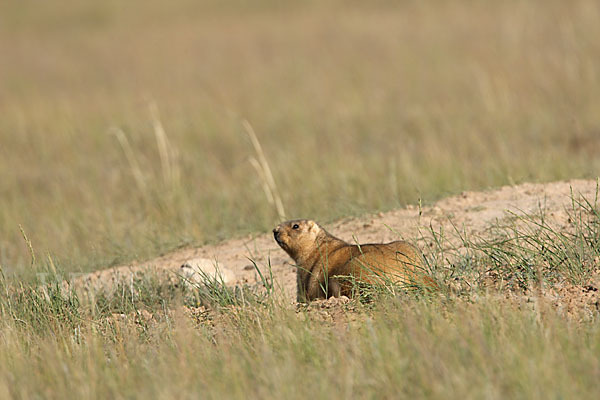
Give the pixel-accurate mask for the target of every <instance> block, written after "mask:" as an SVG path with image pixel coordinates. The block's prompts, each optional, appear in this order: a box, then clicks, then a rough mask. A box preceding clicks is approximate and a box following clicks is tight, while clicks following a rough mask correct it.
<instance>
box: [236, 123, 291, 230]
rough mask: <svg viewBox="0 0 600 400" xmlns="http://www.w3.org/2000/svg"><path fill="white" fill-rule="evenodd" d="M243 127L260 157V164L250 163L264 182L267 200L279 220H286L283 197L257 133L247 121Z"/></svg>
mask: <svg viewBox="0 0 600 400" xmlns="http://www.w3.org/2000/svg"><path fill="white" fill-rule="evenodd" d="M242 125H243V126H244V129H245V130H246V133H247V134H248V137H249V138H250V141H251V142H252V146H253V147H254V151H255V152H256V156H257V157H258V162H257V161H256V159H250V162H251V164H252V166H253V167H254V169H255V170H256V172H257V174H258V176H259V178H260V179H261V180H262V183H263V190H264V191H265V195H266V196H267V200H268V201H269V203H271V204H273V205H274V206H275V209H276V211H277V215H278V217H279V219H281V220H284V219H285V210H284V208H283V202H282V201H281V196H280V195H279V191H278V190H277V185H275V179H273V174H272V173H271V168H270V167H269V163H268V162H267V158H266V157H265V154H264V152H263V149H262V146H261V145H260V142H259V141H258V138H257V137H256V133H254V129H253V128H252V125H250V123H249V122H248V121H247V120H244V121H242Z"/></svg>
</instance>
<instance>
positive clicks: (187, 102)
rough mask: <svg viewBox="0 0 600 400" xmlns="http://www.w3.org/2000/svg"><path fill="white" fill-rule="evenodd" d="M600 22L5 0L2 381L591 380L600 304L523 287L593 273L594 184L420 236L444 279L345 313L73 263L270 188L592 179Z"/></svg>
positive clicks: (576, 17) (454, 386) (226, 212)
mask: <svg viewBox="0 0 600 400" xmlns="http://www.w3.org/2000/svg"><path fill="white" fill-rule="evenodd" d="M598 21H600V7H599V5H598V3H597V1H594V0H576V1H572V2H564V1H559V0H549V1H541V0H538V1H535V0H533V1H528V2H522V1H517V0H509V1H503V2H487V1H469V0H464V1H454V2H442V1H434V2H417V1H404V2H389V1H385V0H384V1H377V2H369V3H368V4H367V3H364V2H362V3H361V2H355V1H354V2H340V1H318V2H317V1H308V2H302V3H298V4H295V5H292V4H288V3H281V2H273V1H260V2H242V1H235V2H227V4H226V5H225V4H223V2H217V1H200V2H198V1H192V0H178V1H174V2H169V3H168V4H167V3H165V2H162V1H158V0H150V1H139V0H137V1H136V0H133V1H129V2H126V3H123V2H121V1H117V0H108V1H102V2H95V3H93V4H92V3H88V2H79V1H74V0H57V1H54V2H33V1H31V0H23V1H13V2H10V1H9V2H2V3H0V54H2V57H1V59H0V267H1V270H2V278H1V281H0V398H22V399H28V398H136V397H140V398H142V397H143V398H147V397H152V398H196V397H204V398H273V397H274V398H290V399H293V398H303V399H305V398H307V397H309V398H332V397H354V398H403V397H406V398H408V397H410V398H413V397H416V398H420V397H428V398H443V399H453V398H457V399H458V398H460V399H463V398H540V399H545V398H598V397H600V393H599V389H598V388H599V386H598V384H597V382H598V381H599V379H600V361H599V360H600V322H599V318H598V310H597V308H596V309H593V310H580V312H581V315H579V314H577V312H575V313H573V312H567V311H565V309H562V308H560V307H555V305H553V304H552V302H551V301H550V300H548V298H545V297H543V296H542V297H537V295H536V293H538V292H537V291H536V290H533V289H535V288H538V289H539V291H540V292H541V291H542V290H541V289H540V288H542V287H543V288H553V287H557V288H558V287H559V286H560V285H563V284H565V283H568V284H576V285H581V284H585V283H587V281H588V280H589V279H590V277H592V276H594V274H596V273H597V266H598V259H599V255H600V250H599V249H600V240H599V237H600V236H599V231H600V228H599V227H600V225H599V223H598V220H599V214H598V205H597V202H596V200H595V199H587V200H586V199H580V198H579V197H577V196H574V197H573V199H574V203H573V207H572V210H570V211H569V212H570V213H571V217H572V218H571V221H570V223H569V224H568V225H567V226H566V227H557V226H552V225H551V224H549V223H548V222H547V221H546V220H545V219H544V214H543V208H542V209H541V210H540V213H539V215H531V216H525V217H515V218H514V219H513V220H512V221H506V224H505V225H502V226H495V227H493V228H492V229H491V230H490V232H489V233H490V234H489V235H487V236H485V238H478V237H465V236H464V235H462V234H461V233H460V230H459V229H457V230H456V231H455V232H424V233H423V238H421V240H422V242H427V243H430V242H432V244H433V247H432V250H431V251H429V252H428V254H427V256H428V258H427V261H428V267H429V269H430V270H431V271H432V272H433V273H434V275H435V277H436V279H438V281H439V282H440V285H441V286H442V290H441V291H440V293H439V294H435V295H430V294H427V293H422V292H419V291H409V292H405V291H403V290H399V289H398V288H389V287H388V288H385V287H373V288H370V291H367V292H365V295H364V297H363V298H362V302H361V301H355V302H352V303H350V304H348V305H347V306H345V307H346V308H345V310H346V311H345V314H344V313H341V315H336V316H334V317H332V316H331V315H329V314H327V315H323V314H322V312H321V311H323V310H322V309H320V308H318V307H316V308H315V307H312V308H311V307H310V306H305V307H299V308H298V309H294V308H293V307H290V305H289V304H286V303H285V302H284V301H282V300H281V298H280V297H279V295H278V293H277V290H274V289H273V287H272V286H270V285H271V283H272V280H271V277H270V276H267V275H268V274H264V275H263V286H266V287H265V288H262V289H256V288H248V287H246V288H242V289H237V290H234V289H225V288H223V287H222V286H221V285H219V284H218V282H208V283H209V285H207V286H206V285H204V286H202V285H201V286H199V287H196V288H194V287H191V288H190V287H189V286H187V285H184V284H183V282H180V284H178V285H177V286H174V285H169V284H164V282H162V281H160V280H159V279H155V278H154V277H153V276H144V277H140V278H139V279H136V280H135V281H134V282H132V284H131V285H122V286H121V287H119V288H118V290H117V291H115V293H113V294H112V295H109V294H107V293H94V294H93V295H91V296H89V295H86V294H85V293H77V292H69V291H68V290H66V289H65V287H63V286H62V285H61V284H59V283H58V281H59V280H62V277H63V276H69V274H70V273H72V272H74V271H75V272H76V271H89V270H94V269H97V268H101V267H106V266H109V265H112V264H116V263H119V262H124V261H126V260H131V259H140V258H146V257H151V256H154V255H157V254H159V253H162V252H165V251H167V250H169V249H172V248H175V247H178V246H186V245H198V244H202V243H207V242H215V241H219V240H222V239H225V238H229V237H231V236H235V235H241V234H245V233H249V232H252V233H254V232H259V231H265V230H267V229H270V228H271V227H272V226H273V225H274V224H275V223H276V222H278V220H279V216H278V210H277V208H276V206H275V203H270V202H269V201H268V196H267V195H266V193H265V188H266V191H267V192H269V190H271V191H274V190H275V191H276V192H278V193H279V194H280V196H281V200H282V204H283V206H284V208H285V212H286V214H287V216H288V217H310V218H313V219H317V220H319V221H321V222H327V221H332V220H334V219H337V218H340V217H345V216H348V215H356V214H361V213H364V212H368V211H380V210H387V209H391V208H394V207H397V206H401V205H403V204H406V203H417V202H418V201H419V199H422V200H423V201H424V202H425V203H427V202H431V201H434V200H435V199H438V198H441V197H443V196H445V195H448V194H451V193H456V192H460V191H463V190H467V189H479V188H488V187H494V186H498V185H502V184H512V183H519V182H523V181H550V180H556V179H564V178H575V177H588V178H595V177H597V175H598V167H600V161H599V160H600V159H599V158H598V157H597V154H598V153H599V152H600V139H598V127H599V126H600V114H599V113H598V112H597V110H598V109H600V75H599V74H600V73H599V70H598V68H597V66H598V65H600V41H599V40H597V39H596V38H598V37H600V24H599V23H598ZM245 120H247V121H249V123H250V124H251V126H252V128H253V129H254V131H255V132H256V135H257V137H258V139H259V141H260V145H261V147H262V150H263V151H264V158H265V159H266V160H267V162H268V164H269V166H270V170H271V171H272V175H273V178H274V182H275V184H276V187H275V188H274V187H272V186H273V185H267V186H266V187H265V184H264V182H266V181H267V180H266V179H267V176H266V175H265V177H261V176H260V174H259V173H258V171H261V172H260V173H266V170H265V168H264V163H263V164H261V160H262V158H261V154H260V152H257V147H256V146H255V144H253V142H252V140H251V138H250V137H249V136H248V134H247V129H246V128H245V126H244V121H245ZM252 159H256V162H254V161H251V160H252ZM257 163H258V164H257ZM256 165H258V170H257V169H255V168H254V167H253V166H256ZM261 165H262V167H261ZM456 235H462V236H461V237H457V236H456ZM264 272H266V271H263V273H264ZM36 273H45V274H47V275H44V278H45V279H46V284H42V282H39V281H36V280H35V277H34V276H35V274H36ZM15 275H16V276H17V279H15ZM38 276H39V275H38ZM19 277H20V278H23V279H18V278H19ZM28 277H29V278H32V279H24V278H28ZM490 277H491V278H493V279H494V280H495V282H496V283H501V284H499V285H491V286H489V285H487V284H486V282H487V280H488V279H490ZM455 283H458V289H456V288H455V287H454V286H453V285H454V284H455ZM463 283H464V284H463ZM497 290H500V291H499V292H498V291H497ZM523 293H524V294H525V295H524V296H521V294H523ZM508 294H511V295H510V296H508ZM507 298H509V299H507ZM342 309H344V308H342ZM337 311H339V309H337ZM190 313H192V314H193V315H191V316H190V315H189V314H190ZM149 316H151V318H150V317H149Z"/></svg>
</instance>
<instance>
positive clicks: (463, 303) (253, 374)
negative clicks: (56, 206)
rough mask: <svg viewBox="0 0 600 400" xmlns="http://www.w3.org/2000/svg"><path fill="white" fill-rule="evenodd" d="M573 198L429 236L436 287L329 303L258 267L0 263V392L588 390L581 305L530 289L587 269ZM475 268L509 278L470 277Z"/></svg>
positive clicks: (587, 334) (298, 394) (597, 248)
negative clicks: (124, 273) (549, 210)
mask: <svg viewBox="0 0 600 400" xmlns="http://www.w3.org/2000/svg"><path fill="white" fill-rule="evenodd" d="M573 199H574V201H573V203H572V204H573V208H572V209H571V210H569V212H570V213H571V216H572V218H571V224H572V225H571V227H570V228H568V229H566V230H564V231H556V230H552V229H553V228H552V227H551V226H550V225H549V224H548V222H547V221H546V220H544V214H543V210H541V211H540V214H539V215H531V216H528V217H523V218H515V219H514V221H513V224H512V225H510V227H508V228H507V227H506V226H497V227H496V228H497V230H493V233H494V234H495V236H491V237H490V238H488V239H487V240H482V238H468V237H465V236H464V235H461V234H460V232H458V231H457V232H455V233H449V234H448V235H446V236H443V237H440V236H436V237H432V238H431V239H430V240H437V243H438V245H436V246H434V247H433V249H432V250H431V252H430V254H429V257H428V261H429V262H430V264H429V267H430V269H431V270H432V271H433V273H434V274H436V277H437V278H438V279H439V283H440V286H441V290H440V291H438V292H434V293H432V292H430V291H424V292H421V291H415V290H413V289H404V288H401V287H393V288H392V287H390V285H389V283H387V282H386V283H384V284H382V285H380V286H372V287H363V288H362V289H363V292H362V293H363V295H362V296H361V297H359V298H358V299H357V300H354V301H351V302H350V303H346V304H343V305H341V306H339V305H338V306H333V307H331V306H329V305H327V303H324V304H321V305H320V304H316V305H314V304H312V305H299V306H297V307H296V308H294V307H290V305H289V304H287V303H286V302H285V301H281V300H282V298H280V297H279V294H278V292H277V290H274V288H273V286H272V276H270V275H269V276H267V274H266V273H265V272H268V271H263V273H262V274H261V277H262V285H263V286H264V288H263V289H259V288H250V287H245V288H237V289H231V288H227V287H226V286H224V285H223V284H222V280H219V278H215V277H213V276H210V275H206V276H204V282H203V283H200V284H197V285H184V284H182V283H183V282H180V284H177V285H173V284H166V283H165V282H164V280H163V281H161V280H158V279H153V278H152V276H145V277H142V278H141V279H135V280H133V281H132V282H131V284H128V285H124V286H123V287H122V288H119V289H117V290H115V291H114V293H113V294H112V295H110V296H109V295H105V294H102V293H100V294H99V293H94V294H92V295H90V294H88V295H86V294H85V293H84V292H77V291H69V290H66V289H65V288H64V287H61V286H60V285H59V283H58V282H59V280H55V279H52V278H53V277H52V275H49V276H47V277H46V283H45V284H43V285H41V282H40V283H38V284H34V285H27V284H23V283H21V284H16V283H15V282H14V281H12V280H6V279H4V278H3V279H2V281H1V282H0V283H1V285H0V289H1V290H2V296H1V297H0V321H1V322H0V393H2V394H3V396H4V397H6V398H9V397H12V398H36V397H39V396H43V397H45V398H64V397H78V398H79V397H81V398H88V397H94V398H96V397H114V398H137V397H148V396H151V397H158V398H172V397H178V398H179V397H183V398H188V397H196V396H198V395H201V396H203V397H207V398H265V397H275V398H290V399H294V398H306V397H307V396H311V397H315V398H331V396H332V394H335V395H336V396H344V397H352V398H372V397H378V398H404V397H411V398H413V397H417V398H424V397H425V398H443V399H454V398H456V399H459V398H460V399H462V398H482V397H485V398H595V397H597V396H598V395H599V394H600V393H599V392H598V385H597V384H596V382H597V380H598V378H599V374H600V318H599V316H600V314H599V312H598V308H597V305H596V306H594V304H592V303H589V304H587V305H583V306H582V307H581V308H579V309H576V310H575V311H574V312H573V310H567V309H564V308H561V307H560V306H557V304H556V303H555V301H556V299H555V298H552V297H548V296H546V295H544V294H543V292H541V291H539V290H535V288H536V287H537V285H539V282H544V285H545V286H546V287H549V288H552V287H556V288H559V287H561V285H562V284H563V283H564V282H571V283H574V284H577V285H579V286H577V288H579V291H581V288H585V287H587V286H585V285H584V284H585V283H587V282H589V280H590V278H593V277H594V276H595V277H596V279H597V273H598V270H597V265H595V266H592V265H589V264H588V263H586V260H590V259H593V260H596V261H597V260H598V254H599V253H600V242H598V240H597V238H598V226H600V214H599V213H598V204H597V200H593V201H591V200H589V199H585V198H582V197H578V196H576V195H574V196H573ZM452 243H460V245H461V246H462V247H460V249H459V247H458V246H455V247H454V248H452V247H451V245H452ZM540 249H545V250H544V251H542V252H540ZM534 254H537V256H536V257H534V256H533V255H534ZM573 266H579V268H572V267H573ZM267 270H269V268H267ZM449 271H451V272H452V274H453V277H460V278H462V279H470V280H471V283H472V284H471V285H470V286H469V288H470V290H463V291H462V292H458V293H457V292H456V291H453V290H452V289H451V287H450V285H451V284H452V279H451V278H452V277H449V276H447V275H445V274H446V273H447V272H449ZM490 272H493V274H494V275H493V277H494V279H495V281H496V282H507V283H510V282H512V283H513V284H502V285H495V286H490V285H485V281H484V280H483V279H481V280H480V281H477V280H473V279H472V278H473V277H483V276H486V275H489V273H490ZM595 274H596V275H595ZM60 276H61V275H60V273H59V275H58V277H60ZM265 289H266V290H265ZM596 290H597V289H596ZM524 292H525V293H526V295H525V296H520V295H519V294H520V293H524ZM511 293H516V294H517V295H516V296H514V295H513V296H510V295H509V294H511ZM566 301H568V299H567V300H566ZM323 305H325V307H323ZM586 307H587V308H586ZM589 307H591V309H590V308H589ZM594 307H595V308H594Z"/></svg>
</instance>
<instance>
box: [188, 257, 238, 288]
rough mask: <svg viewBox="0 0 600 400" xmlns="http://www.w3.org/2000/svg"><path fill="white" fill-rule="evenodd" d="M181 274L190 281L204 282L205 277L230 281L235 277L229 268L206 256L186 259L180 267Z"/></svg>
mask: <svg viewBox="0 0 600 400" xmlns="http://www.w3.org/2000/svg"><path fill="white" fill-rule="evenodd" d="M179 270H180V273H181V275H182V276H183V277H184V278H185V279H186V280H187V281H189V282H190V283H195V284H198V283H204V282H205V281H206V280H207V279H212V280H215V281H217V282H222V283H230V282H233V281H234V279H235V275H234V274H233V272H232V271H231V270H229V269H228V268H226V267H224V266H223V265H220V264H218V263H217V262H216V261H214V260H210V259H208V258H194V259H190V260H187V261H186V262H184V263H183V265H182V266H181V267H180V269H179Z"/></svg>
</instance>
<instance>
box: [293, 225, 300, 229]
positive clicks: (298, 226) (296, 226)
mask: <svg viewBox="0 0 600 400" xmlns="http://www.w3.org/2000/svg"><path fill="white" fill-rule="evenodd" d="M298 228H300V225H298V224H294V226H292V229H298Z"/></svg>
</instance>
